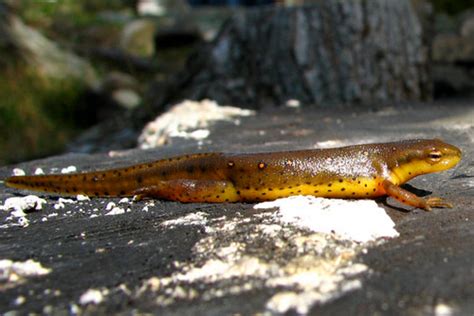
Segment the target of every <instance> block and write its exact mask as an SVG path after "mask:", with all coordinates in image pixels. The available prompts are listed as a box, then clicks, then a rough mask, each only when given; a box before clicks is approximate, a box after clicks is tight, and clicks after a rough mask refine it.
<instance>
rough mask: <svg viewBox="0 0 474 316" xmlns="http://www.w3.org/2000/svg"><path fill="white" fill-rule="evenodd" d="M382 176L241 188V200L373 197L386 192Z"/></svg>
mask: <svg viewBox="0 0 474 316" xmlns="http://www.w3.org/2000/svg"><path fill="white" fill-rule="evenodd" d="M382 181H383V179H382V178H376V179H374V178H356V179H354V180H353V179H350V180H343V181H342V182H340V181H336V182H329V183H325V184H320V185H308V184H302V185H299V186H294V187H291V188H289V187H284V188H279V187H268V188H263V189H258V190H256V189H252V188H251V189H249V190H245V189H244V190H240V197H241V200H246V201H264V200H274V199H278V198H283V197H288V196H293V195H312V196H316V197H328V198H373V197H378V196H381V195H384V194H385V191H384V190H383V188H382Z"/></svg>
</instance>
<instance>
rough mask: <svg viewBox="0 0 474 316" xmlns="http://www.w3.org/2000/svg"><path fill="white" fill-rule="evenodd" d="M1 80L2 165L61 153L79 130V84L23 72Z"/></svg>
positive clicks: (7, 73)
mask: <svg viewBox="0 0 474 316" xmlns="http://www.w3.org/2000/svg"><path fill="white" fill-rule="evenodd" d="M2 70H3V71H2V76H0V87H2V88H1V89H0V100H1V101H0V129H1V130H2V136H3V137H1V138H0V164H5V163H11V162H15V161H19V160H25V159H31V158H35V157H40V156H44V155H47V154H51V153H53V152H57V151H58V150H61V149H62V148H63V146H64V144H65V142H66V141H67V139H69V138H70V136H71V135H72V134H73V133H74V132H75V130H76V126H75V125H76V123H75V120H74V115H73V113H74V112H75V111H74V107H75V104H76V103H77V102H76V101H77V98H78V97H79V95H80V93H82V91H83V89H82V88H83V87H82V86H80V85H79V86H78V84H79V83H77V82H71V81H68V82H66V81H57V80H54V81H51V80H50V79H48V80H46V79H44V78H39V77H38V76H37V75H34V74H33V73H31V72H29V71H27V70H25V69H23V68H21V66H11V67H8V68H7V69H2Z"/></svg>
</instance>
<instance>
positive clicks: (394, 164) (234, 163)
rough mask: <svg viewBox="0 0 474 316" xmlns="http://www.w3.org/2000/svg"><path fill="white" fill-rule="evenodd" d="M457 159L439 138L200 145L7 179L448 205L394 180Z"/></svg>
mask: <svg viewBox="0 0 474 316" xmlns="http://www.w3.org/2000/svg"><path fill="white" fill-rule="evenodd" d="M460 159H461V151H460V150H459V149H458V148H456V147H455V146H452V145H450V144H447V143H444V142H442V141H441V140H438V139H433V140H406V141H400V142H393V143H379V144H367V145H356V146H348V147H342V148H333V149H314V150H301V151H285V152H272V153H253V154H224V153H199V154H193V155H185V156H179V157H174V158H169V159H162V160H158V161H155V162H150V163H143V164H138V165H133V166H130V167H126V168H119V169H112V170H105V171H97V172H88V173H77V174H66V175H36V176H15V177H10V178H8V179H6V181H5V183H6V185H7V186H9V187H13V188H19V189H28V190H34V191H46V192H54V193H57V194H61V195H76V194H85V195H89V196H98V197H106V196H120V197H122V196H134V195H138V196H140V197H151V198H158V199H166V200H173V201H181V202H241V201H242V202H255V201H264V200H273V199H276V198H281V197H287V196H292V195H300V194H301V195H313V196H317V197H328V198H375V197H379V196H383V195H388V196H392V197H394V198H396V199H397V200H399V201H400V202H402V203H404V204H408V205H411V206H415V207H419V208H422V209H425V210H431V208H432V207H451V205H450V204H449V203H447V202H445V201H443V200H442V199H441V198H438V197H430V198H427V199H423V198H420V197H418V196H416V195H415V194H413V193H411V192H408V191H406V190H405V189H403V188H401V187H400V185H401V184H403V183H405V182H407V181H408V180H410V179H411V178H413V177H416V176H419V175H422V174H427V173H432V172H437V171H442V170H446V169H449V168H452V167H453V166H455V165H456V164H457V163H458V162H459V161H460Z"/></svg>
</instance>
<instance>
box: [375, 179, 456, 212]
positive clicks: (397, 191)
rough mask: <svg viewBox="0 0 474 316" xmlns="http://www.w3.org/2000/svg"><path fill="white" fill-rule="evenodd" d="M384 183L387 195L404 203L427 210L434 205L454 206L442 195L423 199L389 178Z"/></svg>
mask: <svg viewBox="0 0 474 316" xmlns="http://www.w3.org/2000/svg"><path fill="white" fill-rule="evenodd" d="M382 184H383V188H384V190H385V193H387V195H389V196H391V197H393V198H395V199H397V200H398V201H400V202H402V203H403V204H408V205H411V206H414V207H418V208H422V209H424V210H425V211H431V208H432V207H449V208H451V207H453V205H452V204H451V203H448V202H446V201H444V200H443V199H442V198H440V197H429V198H427V199H423V198H421V197H419V196H416V195H415V194H413V193H411V192H408V191H407V190H404V189H402V188H401V187H399V186H397V185H395V184H393V183H392V182H390V181H388V180H384V181H383V183H382Z"/></svg>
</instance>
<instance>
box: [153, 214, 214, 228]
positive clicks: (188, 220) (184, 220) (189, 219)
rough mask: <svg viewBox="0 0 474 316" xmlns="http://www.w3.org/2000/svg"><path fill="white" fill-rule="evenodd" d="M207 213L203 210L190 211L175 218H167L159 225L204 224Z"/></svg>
mask: <svg viewBox="0 0 474 316" xmlns="http://www.w3.org/2000/svg"><path fill="white" fill-rule="evenodd" d="M206 224H207V214H206V213H204V212H196V213H191V214H188V215H186V216H183V217H179V218H177V219H171V220H167V221H164V222H162V223H161V226H177V225H206Z"/></svg>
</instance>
